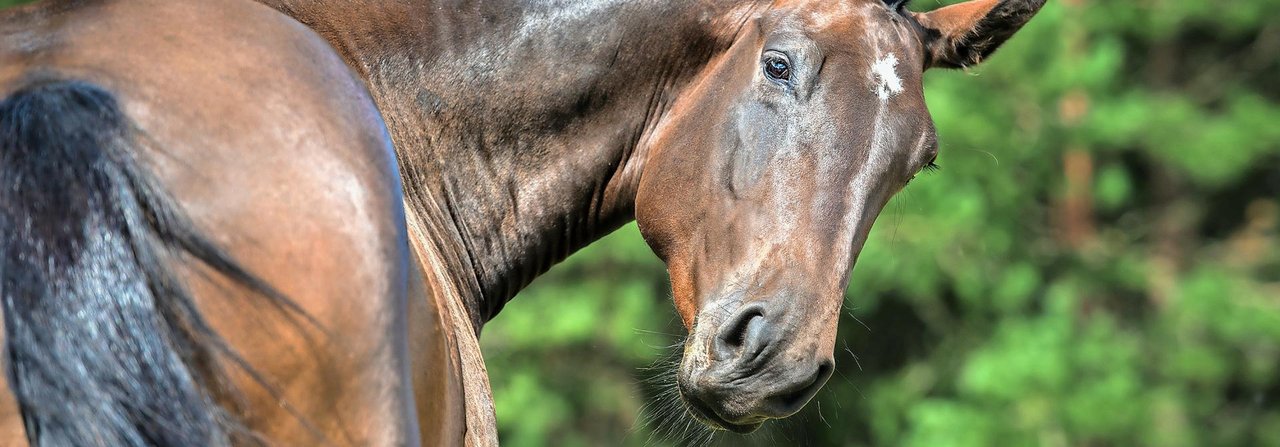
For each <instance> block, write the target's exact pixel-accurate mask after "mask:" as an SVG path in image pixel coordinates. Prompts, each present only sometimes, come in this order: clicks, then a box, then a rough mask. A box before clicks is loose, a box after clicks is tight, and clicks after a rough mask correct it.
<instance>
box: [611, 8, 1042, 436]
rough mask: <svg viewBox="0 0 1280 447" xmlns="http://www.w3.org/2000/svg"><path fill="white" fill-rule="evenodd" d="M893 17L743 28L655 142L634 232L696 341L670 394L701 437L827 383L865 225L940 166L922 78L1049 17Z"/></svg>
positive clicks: (753, 23) (748, 427)
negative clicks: (702, 431) (666, 276)
mask: <svg viewBox="0 0 1280 447" xmlns="http://www.w3.org/2000/svg"><path fill="white" fill-rule="evenodd" d="M904 3H905V1H904V0H779V1H777V2H774V4H773V5H772V7H770V8H768V9H767V10H759V11H752V12H750V13H749V14H748V15H747V16H746V17H747V19H746V20H745V21H744V22H742V23H741V24H740V25H741V26H738V27H737V28H735V29H734V30H733V31H732V32H733V33H736V34H735V36H736V37H734V39H733V42H732V45H731V46H730V47H729V48H728V50H727V51H725V52H724V53H723V54H721V55H719V56H717V57H716V59H714V60H712V62H711V63H710V64H708V65H707V66H706V68H705V69H704V70H703V71H702V72H701V73H699V74H698V76H699V78H698V79H696V80H695V81H694V82H693V83H692V84H691V85H692V86H693V87H691V88H689V89H688V90H687V91H686V92H684V93H683V94H681V96H680V97H678V98H677V99H676V101H675V103H674V106H673V109H672V112H671V118H670V119H669V121H668V122H666V123H665V124H663V125H662V126H660V128H659V129H658V130H657V131H656V132H655V135H654V145H653V147H652V149H651V152H650V155H649V158H648V159H647V161H646V166H645V171H644V173H643V176H642V178H641V179H640V186H639V190H638V193H637V196H636V208H635V210H636V220H637V222H638V224H639V227H640V230H641V232H642V234H643V235H644V237H645V240H646V241H647V242H648V243H649V245H650V246H651V247H652V248H653V250H654V251H655V252H656V253H657V254H658V256H659V257H660V258H662V259H663V261H664V262H666V264H667V267H668V270H669V272H670V275H671V282H672V289H673V293H674V300H675V304H676V308H677V310H678V312H679V313H680V316H681V318H682V320H683V322H684V325H685V327H686V328H687V329H688V332H689V337H688V339H687V340H686V342H685V346H684V354H683V358H682V360H681V362H680V363H681V364H680V367H679V370H678V372H677V383H678V388H679V390H680V393H681V396H683V398H684V400H685V401H686V402H687V403H688V404H689V408H690V411H691V412H692V413H693V414H694V416H696V417H697V418H698V419H700V420H702V421H703V422H705V423H707V424H708V425H711V426H713V427H716V428H725V429H729V430H733V431H738V432H750V431H752V430H755V429H756V428H758V427H759V426H760V424H761V423H763V422H764V421H766V420H768V419H773V418H782V417H786V416H789V415H791V414H794V413H795V412H797V411H799V410H800V409H801V408H802V407H803V406H804V405H805V404H806V403H807V402H808V401H809V400H810V399H811V398H812V397H813V396H814V394H815V393H816V392H817V391H818V389H819V388H821V387H822V385H823V384H824V383H825V382H826V381H827V379H828V378H829V377H830V376H831V374H832V371H833V370H834V348H835V337H836V324H837V321H838V320H839V315H840V309H841V305H842V303H843V296H844V292H845V289H846V287H847V283H848V278H849V270H850V268H851V267H852V265H853V263H854V262H855V260H856V259H857V257H858V253H859V251H860V250H861V247H862V245H863V242H864V241H865V240H866V237H867V234H868V232H869V230H870V229H871V225H872V222H873V221H875V219H876V216H877V215H878V214H879V213H880V211H881V209H882V208H883V207H884V205H885V203H886V202H887V201H888V200H889V198H890V197H892V196H893V195H894V194H895V193H897V192H898V191H899V190H901V189H902V188H903V187H904V186H905V185H906V184H907V182H908V181H910V180H911V179H912V177H913V176H915V175H916V174H917V173H918V172H919V171H921V170H922V169H925V168H927V167H929V166H931V165H932V163H933V161H934V160H935V158H936V157H937V153H938V145H937V140H936V137H935V131H934V124H933V120H932V118H931V117H930V115H929V111H928V108H927V107H926V105H925V98H924V92H923V88H922V84H921V79H922V77H923V74H924V71H925V70H927V69H929V68H932V67H945V68H955V67H967V66H971V65H973V64H976V63H978V62H979V61H981V60H983V59H984V58H986V57H987V56H988V55H989V54H991V52H992V51H994V50H995V49H996V47H998V46H999V45H1000V44H1001V43H1003V42H1004V41H1005V40H1006V39H1008V38H1009V37H1010V36H1011V35H1012V34H1013V33H1014V32H1015V31H1017V30H1018V29H1019V28H1021V27H1022V25H1023V24H1025V23H1026V22H1027V21H1028V20H1029V19H1030V18H1031V17H1032V16H1033V15H1034V14H1035V13H1036V12H1037V11H1038V10H1039V9H1040V7H1041V6H1042V5H1043V3H1044V0H973V1H969V2H966V3H960V4H956V5H952V6H949V7H944V8H941V9H938V10H935V11H932V12H928V13H914V12H910V11H908V10H906V9H905V5H904Z"/></svg>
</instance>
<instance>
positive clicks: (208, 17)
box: [0, 0, 417, 445]
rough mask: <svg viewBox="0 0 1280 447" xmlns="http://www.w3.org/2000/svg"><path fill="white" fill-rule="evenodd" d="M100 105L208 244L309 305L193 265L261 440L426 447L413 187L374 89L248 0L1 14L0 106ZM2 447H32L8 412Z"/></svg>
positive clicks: (64, 5) (197, 293)
mask: <svg viewBox="0 0 1280 447" xmlns="http://www.w3.org/2000/svg"><path fill="white" fill-rule="evenodd" d="M47 79H68V80H76V81H83V82H87V83H91V84H93V85H96V86H100V87H101V88H102V89H103V90H105V91H107V92H110V93H111V94H112V95H114V96H115V98H116V99H117V100H118V101H119V103H120V105H121V109H122V110H123V112H124V114H125V115H127V117H128V118H129V119H130V120H132V123H133V124H134V125H135V127H136V133H137V135H138V136H137V138H138V139H139V140H141V141H143V142H145V143H146V144H139V145H137V153H136V154H134V155H135V156H136V158H137V159H138V160H140V162H141V164H142V165H144V166H146V167H147V168H148V169H149V170H151V171H152V173H153V174H154V176H155V178H156V179H157V180H158V183H159V184H160V185H162V186H163V187H164V188H165V189H166V190H167V192H168V193H169V194H171V195H172V197H173V198H174V200H175V201H176V202H177V204H178V205H179V206H180V207H181V208H182V210H184V212H185V213H186V214H187V215H188V216H189V217H190V219H191V221H192V222H193V223H194V225H195V226H196V227H198V229H199V230H200V231H201V232H203V233H204V234H205V235H207V236H208V238H209V239H210V240H212V241H213V242H214V243H216V244H218V245H219V246H221V247H222V248H224V249H225V250H226V251H227V252H228V253H229V255H230V256H231V257H233V258H235V259H236V260H238V261H239V262H240V263H241V264H243V266H244V268H245V269H246V270H248V271H250V272H253V273H254V274H255V275H257V276H258V277H260V278H261V279H262V280H263V281H265V282H266V283H267V284H270V285H271V286H272V287H274V288H275V289H277V290H279V291H280V292H281V294H282V295H283V296H285V297H287V298H288V299H290V300H291V301H292V302H293V303H295V304H296V305H297V309H289V308H287V306H272V305H269V304H268V303H269V301H265V300H261V299H259V298H260V297H257V296H255V294H256V293H255V292H254V291H253V290H251V288H249V287H245V286H244V285H243V284H239V283H237V282H236V281H233V280H230V279H228V278H226V277H224V276H223V275H219V274H218V273H219V272H217V271H215V270H213V269H210V268H207V267H205V266H201V265H199V264H198V263H192V262H186V263H182V262H181V260H178V261H175V262H176V263H180V264H181V265H180V266H179V268H178V270H180V272H181V277H182V278H183V279H184V280H183V282H184V283H185V287H186V288H187V289H189V290H190V292H191V295H192V296H194V300H195V302H196V304H197V306H198V308H199V310H200V312H202V313H203V314H204V316H205V317H206V318H207V319H208V321H209V322H210V324H211V326H212V327H213V329H214V330H215V331H216V332H217V333H218V334H220V335H221V336H222V337H223V338H225V340H226V341H227V342H228V343H229V345H230V346H231V348H232V349H233V350H234V352H236V353H238V354H239V356H240V357H241V358H242V359H243V360H244V361H245V363H246V364H248V365H249V366H250V368H248V369H246V368H240V367H239V366H237V365H236V364H235V362H233V361H231V360H225V361H224V363H226V364H225V365H223V367H224V368H223V369H225V370H227V371H228V375H229V376H230V377H231V379H232V381H233V384H234V385H235V386H234V387H233V388H234V389H236V390H237V391H236V392H235V393H231V394H233V396H231V397H225V398H226V399H229V400H234V401H236V402H241V403H243V404H244V405H243V408H245V411H244V412H243V414H241V415H240V417H242V418H243V419H244V422H245V423H246V424H247V425H248V427H249V428H251V429H253V430H255V431H256V432H258V433H260V434H262V435H264V436H266V437H267V438H268V439H271V440H274V441H280V442H282V443H283V444H285V445H320V444H326V443H329V444H334V445H402V444H412V443H413V442H414V441H415V440H416V438H417V430H416V428H415V425H414V421H413V420H412V415H413V403H412V385H411V384H410V383H409V379H408V378H407V377H406V375H405V374H404V372H405V371H407V369H408V362H409V360H408V358H407V354H406V351H407V349H408V347H407V345H406V342H405V336H404V332H405V325H406V322H405V321H404V318H405V314H406V312H405V311H404V308H405V294H406V287H407V281H408V277H409V276H408V275H409V271H408V265H409V264H408V256H409V253H408V248H407V243H406V235H405V230H404V226H403V221H404V220H403V219H404V217H403V209H402V199H401V195H400V185H399V176H398V173H397V171H396V164H395V158H394V153H393V151H392V148H391V144H390V141H389V139H388V137H387V133H386V129H385V125H384V124H383V122H382V119H381V117H380V116H379V114H378V112H377V109H376V107H375V106H374V104H373V102H372V100H371V99H370V98H369V95H368V93H367V91H366V90H365V87H364V85H363V84H362V83H361V82H360V81H359V79H358V78H357V77H356V76H355V75H354V74H353V72H352V70H350V68H349V67H347V66H346V65H345V64H344V63H343V61H342V60H341V59H340V58H339V57H338V55H337V54H335V52H334V51H333V50H332V48H331V47H330V46H329V45H328V44H327V43H326V42H324V41H323V40H322V39H320V38H319V37H318V36H316V35H315V34H314V33H312V32H311V31H310V30H308V29H307V28H305V27H303V26H302V25H300V24H298V23H297V22H295V21H293V20H292V19H290V18H288V17H285V16H283V15H280V14H279V13H277V12H275V11H274V10H271V9H269V8H266V7H263V6H261V5H259V4H257V3H253V2H248V1H240V0H190V1H187V0H135V1H111V0H102V1H50V2H45V3H38V4H35V5H30V6H25V7H22V8H17V9H13V10H10V11H6V12H4V13H0V98H3V97H5V96H7V95H9V94H10V93H12V92H13V91H15V90H17V89H19V88H22V87H23V86H25V85H29V84H31V83H33V82H42V81H43V80H47ZM0 395H2V397H0V404H2V405H0V436H3V437H4V438H3V441H0V444H5V445H10V444H19V445H20V444H21V439H22V437H23V435H22V434H23V427H22V420H21V417H19V415H18V412H17V408H16V406H15V405H14V401H13V395H12V394H10V393H0Z"/></svg>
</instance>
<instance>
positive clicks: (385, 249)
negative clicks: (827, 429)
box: [0, 0, 1044, 446]
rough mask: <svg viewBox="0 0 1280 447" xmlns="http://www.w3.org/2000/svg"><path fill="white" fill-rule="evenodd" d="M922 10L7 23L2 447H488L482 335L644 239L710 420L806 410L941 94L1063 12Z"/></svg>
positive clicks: (88, 2) (87, 3)
mask: <svg viewBox="0 0 1280 447" xmlns="http://www.w3.org/2000/svg"><path fill="white" fill-rule="evenodd" d="M904 3H905V1H904V0H775V1H762V0H688V1H684V0H669V1H662V0H646V1H633V0H581V1H576V2H546V1H521V0H505V1H504V0H492V1H451V0H418V1H402V0H351V1H338V0H262V1H260V2H254V1H249V0H199V1H195V0H192V1H179V0H128V1H126V0H76V1H73V0H61V1H57V0H47V1H46V2H44V3H39V4H35V5H30V6H26V7H21V8H17V9H13V10H9V11H5V12H3V13H0V39H2V40H0V97H3V98H5V99H4V100H3V102H0V157H2V158H0V160H2V164H0V234H2V236H0V237H2V239H0V249H2V250H3V257H0V279H2V282H0V298H3V312H4V335H5V348H6V351H5V359H6V367H7V373H8V374H7V376H6V377H7V379H8V386H9V390H10V391H11V393H9V394H5V395H4V397H3V399H4V402H3V403H4V405H3V406H0V408H3V410H0V436H4V438H3V439H6V440H7V441H9V443H10V444H19V445H20V444H22V443H23V442H24V440H29V441H30V442H31V443H32V444H36V445H57V446H63V445H76V446H89V445H102V446H116V445H210V444H217V445H224V444H252V443H279V444H284V445H317V444H322V445H323V444H329V445H405V444H410V445H411V444H416V443H419V442H422V443H425V444H427V445H456V444H461V443H463V442H466V443H468V444H471V445H488V444H494V443H496V442H497V438H496V433H495V426H494V421H493V408H492V400H491V397H490V391H489V388H488V382H487V378H486V375H485V374H486V373H485V370H484V364H483V360H482V358H481V356H480V352H479V349H478V346H477V342H476V338H477V336H478V335H479V333H480V329H481V327H482V325H483V324H484V323H485V322H486V321H488V320H489V319H490V318H492V317H493V316H494V315H495V314H497V312H498V311H499V310H500V309H501V308H502V306H503V304H504V303H505V302H506V301H507V300H508V299H510V298H511V297H512V296H514V295H515V293H516V292H517V291H518V290H520V288H521V287H523V286H524V285H526V284H528V283H529V282H530V281H531V280H532V279H533V278H534V277H535V276H536V275H538V274H539V273H541V272H543V271H545V270H546V269H547V268H549V267H550V266H551V265H552V264H554V263H555V262H557V261H559V260H561V259H563V258H564V257H566V256H568V255H569V254H570V253H572V252H573V251H574V250H577V249H579V248H581V247H582V246H584V245H586V244H588V243H590V242H591V241H593V240H595V239H596V238H598V237H600V236H602V235H604V234H606V233H608V232H609V231H612V230H613V229H615V228H617V227H618V226H620V225H621V224H623V223H624V222H626V221H628V220H630V219H632V218H635V219H636V220H637V221H638V224H639V226H640V229H641V231H642V233H643V235H644V237H645V239H646V240H647V241H648V243H649V244H650V246H651V247H652V248H653V249H654V251H655V252H656V253H657V254H658V255H659V256H660V257H661V258H662V259H663V260H664V261H665V262H666V263H667V265H668V267H669V270H670V274H671V281H672V288H673V290H674V296H675V304H676V307H677V309H678V311H679V313H680V315H681V317H682V319H683V321H684V324H685V326H686V327H687V328H688V330H689V337H688V340H687V341H686V343H685V352H684V358H683V360H682V362H681V366H680V369H679V374H678V383H679V389H680V391H681V395H682V396H683V398H684V399H685V400H686V401H687V403H688V409H689V412H690V413H691V414H692V416H694V417H696V418H697V419H699V420H701V421H703V422H705V423H706V424H708V425H710V426H713V427H716V428H724V429H729V430H733V431H738V432H749V431H751V430H754V429H755V428H756V427H758V426H759V425H760V424H761V423H762V422H764V421H766V420H768V419H772V418H781V417H786V416H788V415H790V414H792V413H795V412H796V411H798V410H799V409H800V408H801V407H802V406H803V405H804V404H805V403H806V402H807V401H808V400H809V399H810V398H811V397H812V396H813V395H814V393H816V392H817V390H818V389H819V388H820V387H821V386H822V385H823V384H824V382H825V381H826V380H827V378H828V377H829V376H830V374H831V372H832V370H833V348H834V343H835V340H834V338H835V333H836V321H837V317H838V315H839V309H840V307H841V303H842V296H843V291H844V289H845V285H846V283H847V280H848V271H849V268H850V267H851V265H852V264H853V262H854V260H855V259H856V258H857V254H858V252H859V251H860V249H861V246H862V244H863V241H864V240H865V238H866V235H867V232H868V231H869V230H870V228H871V224H872V222H873V221H874V220H875V218H876V216H877V215H878V214H879V212H880V210H881V209H882V208H883V206H884V205H885V203H886V201H888V200H889V198H890V197H891V196H892V195H893V194H894V193H896V192H897V191H898V190H900V189H901V188H902V187H903V186H904V185H905V184H906V183H907V181H908V180H910V179H911V178H912V176H913V175H914V174H915V173H916V172H917V171H919V170H920V169H922V168H924V167H926V166H928V165H930V164H931V163H932V162H933V160H934V159H935V157H936V155H937V145H936V143H935V136H934V130H933V129H934V128H933V123H932V121H931V119H930V117H929V113H928V111H927V109H926V107H925V102H924V97H923V92H922V87H921V78H922V74H923V71H924V70H926V69H928V68H930V67H966V66H970V65H973V64H975V63H977V62H979V61H981V60H983V59H985V58H986V57H987V56H988V55H990V54H991V52H992V51H994V50H995V49H996V48H997V47H998V46H999V45H1000V44H1001V43H1003V42H1004V41H1005V40H1006V39H1007V38H1009V37H1010V36H1011V35H1012V34H1013V33H1014V32H1015V31H1016V30H1018V29H1019V28H1020V27H1021V26H1022V25H1023V24H1024V23H1026V22H1027V20H1029V19H1030V18H1031V16H1032V15H1034V14H1035V12H1036V11H1038V10H1039V8H1040V7H1041V6H1042V5H1043V3H1044V0H972V1H969V2H966V3H962V4H958V5H955V6H950V7H945V8H941V9H939V10H936V11H933V12H929V13H913V12H910V11H908V10H906V9H905V5H904ZM393 147H394V150H393V149H392V148H393ZM402 188H403V189H402ZM24 434H25V437H24Z"/></svg>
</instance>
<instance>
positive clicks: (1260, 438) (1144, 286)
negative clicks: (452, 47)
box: [0, 0, 1280, 447]
mask: <svg viewBox="0 0 1280 447" xmlns="http://www.w3.org/2000/svg"><path fill="white" fill-rule="evenodd" d="M14 3H18V2H15V1H13V0H0V6H5V5H7V4H14ZM949 3H955V1H952V0H948V1H937V0H918V1H916V2H915V5H914V6H913V9H917V10H923V9H933V8H935V7H937V6H941V5H943V4H949ZM1278 17H1280V0H1243V1H1216V0H1126V1H1119V0H1115V1H1103V0H1050V2H1049V5H1048V6H1046V7H1045V9H1044V11H1043V12H1042V13H1041V14H1040V16H1039V17H1037V18H1036V19H1035V20H1033V21H1032V23H1031V24H1030V25H1028V26H1027V28H1026V29H1025V30H1024V31H1023V32H1022V33H1021V34H1020V35H1018V36H1017V37H1015V38H1014V39H1013V41H1012V42H1010V43H1009V44H1008V45H1006V47H1005V48H1004V49H1002V50H1001V51H999V52H998V53H997V54H996V56H995V57H994V58H993V59H992V60H990V61H989V62H988V63H987V64H986V65H983V66H981V67H978V68H976V69H972V70H969V71H968V72H962V71H955V72H931V73H929V75H928V76H927V77H926V95H927V97H928V98H929V106H930V108H931V109H932V111H933V115H934V118H935V119H936V121H937V124H938V128H939V137H940V139H941V144H942V155H941V157H940V161H939V164H941V165H942V166H943V167H944V169H943V170H942V171H941V172H938V173H934V174H930V175H925V176H922V177H921V178H919V179H917V180H916V181H914V182H912V184H911V186H910V187H908V188H907V189H906V190H905V191H904V192H903V193H902V194H900V195H899V196H898V197H897V198H895V199H894V200H893V201H892V202H891V203H890V204H889V206H888V208H887V209H886V211H885V213H884V214H883V215H882V216H881V217H880V219H879V221H878V222H877V224H876V228H875V230H874V231H873V233H872V237H871V240H870V241H869V242H868V243H867V245H866V249H865V250H864V252H863V254H862V257H861V260H860V261H859V263H858V266H857V268H856V269H854V272H853V277H852V280H851V283H850V286H849V289H848V293H847V300H846V306H845V307H846V309H847V313H846V315H845V318H844V319H843V320H842V321H841V323H840V338H839V341H838V346H837V354H838V355H837V365H838V366H837V369H838V371H837V374H836V375H835V377H834V378H833V379H832V380H831V382H830V383H829V384H828V385H827V387H826V389H825V390H824V391H823V392H822V393H820V394H819V396H818V397H817V398H816V399H815V400H814V401H813V402H812V403H810V404H809V406H808V407H807V408H806V409H805V410H804V411H803V412H802V413H801V414H799V415H797V416H796V417H793V418H792V419H789V420H786V421H781V422H775V423H771V424H769V425H766V427H765V428H764V429H763V430H762V431H761V432H759V433H757V434H754V435H751V436H748V437H745V438H743V437H738V436H736V435H728V434H720V435H717V436H716V442H717V443H720V444H725V445H741V444H755V445H848V446H861V445H876V446H899V445H901V446H930V447H939V446H991V445H1001V446H1022V445H1029V446H1138V445H1150V446H1169V447H1177V446H1207V445H1214V446H1254V445H1263V446H1267V445H1280V242H1278V241H1277V236H1280V235H1278V233H1277V230H1278V228H1280V20H1277V18H1278ZM666 281H667V279H666V274H665V271H664V268H663V266H662V264H661V263H660V262H659V261H658V260H657V259H656V258H655V257H654V256H653V255H652V254H651V253H650V251H649V249H648V248H647V247H646V246H645V245H644V243H643V242H642V241H641V240H640V238H639V236H638V234H637V232H636V230H635V228H634V226H627V227H626V228H624V229H622V230H620V231H618V232H617V233H615V234H614V235H612V236H609V237H608V238H606V239H604V240H602V241H600V242H599V243H597V244H595V245H593V246H592V247H590V248H588V249H587V250H585V251H583V252H582V253H580V254H578V255H575V256H574V257H572V258H570V259H569V260H568V261H566V262H565V263H564V264H562V265H560V266H558V267H556V268H555V269H554V270H553V271H552V272H551V273H549V274H547V275H546V276H545V277H543V278H541V279H539V280H537V281H536V282H535V283H534V285H533V286H531V287H530V288H529V289H528V290H526V291H524V292H523V293H521V295H520V296H519V297H517V299H516V300H515V301H514V302H512V303H511V304H510V305H508V306H507V309H506V310H505V311H503V313H502V314H501V315H499V316H498V317H497V319H495V320H494V322H493V323H492V324H490V325H489V326H488V327H487V328H486V329H485V333H484V336H483V340H482V344H483V345H484V349H485V351H486V359H487V360H488V362H489V372H490V374H491V377H492V380H493V388H494V393H495V395H496V399H497V411H498V420H499V425H500V433H501V435H502V437H503V441H504V443H505V444H506V445H510V446H541V445H554V446H596V445H619V444H626V445H642V444H645V443H649V444H652V445H669V444H675V443H679V442H680V441H681V440H682V439H684V438H687V437H688V436H686V435H692V434H694V431H688V432H686V431H685V430H686V426H685V425H683V423H681V424H679V425H675V426H663V425H660V424H655V423H649V422H646V421H650V420H651V419H653V416H654V415H655V414H657V413H659V412H657V411H654V410H653V408H654V407H661V406H660V405H650V409H649V410H643V408H645V406H646V403H649V402H655V401H656V399H657V396H660V395H663V394H664V393H666V391H665V388H666V387H667V386H668V381H667V380H666V378H665V377H666V376H665V375H664V372H663V371H664V370H665V369H666V367H664V366H663V365H664V362H665V361H670V359H671V358H672V357H671V356H672V355H675V354H678V353H674V352H672V349H671V348H669V346H671V345H672V344H674V343H676V342H677V341H678V340H679V338H680V337H681V335H682V334H683V332H684V330H683V328H682V327H681V326H680V323H679V320H678V319H677V318H676V316H675V313H674V311H673V309H672V306H671V303H670V296H669V294H670V292H669V288H668V285H667V282H666ZM653 365H657V366H653ZM664 427H665V429H664ZM655 430H656V431H658V432H657V433H655Z"/></svg>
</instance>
